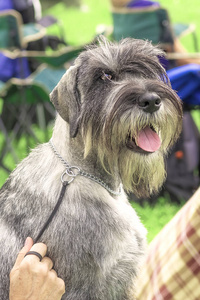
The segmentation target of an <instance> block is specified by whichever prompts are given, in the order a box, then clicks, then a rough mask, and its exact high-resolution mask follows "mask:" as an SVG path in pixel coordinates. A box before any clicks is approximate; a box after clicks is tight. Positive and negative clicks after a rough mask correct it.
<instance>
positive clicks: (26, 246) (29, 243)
mask: <svg viewBox="0 0 200 300" xmlns="http://www.w3.org/2000/svg"><path fill="white" fill-rule="evenodd" d="M32 246H33V240H32V238H30V237H27V239H26V241H25V244H24V247H23V248H22V249H21V250H20V252H19V254H18V256H17V259H16V262H15V265H14V267H13V268H17V267H18V266H19V265H20V264H21V262H22V260H23V258H24V256H25V255H26V253H27V252H28V251H29V250H30V249H31V247H32Z"/></svg>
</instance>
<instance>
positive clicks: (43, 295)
mask: <svg viewBox="0 0 200 300" xmlns="http://www.w3.org/2000/svg"><path fill="white" fill-rule="evenodd" d="M30 250H31V251H36V252H38V253H40V254H41V256H42V260H41V261H40V260H39V258H38V257H37V256H35V255H28V256H26V257H25V255H26V253H27V252H28V251H30ZM46 252H47V246H46V245H45V244H43V243H37V244H34V245H33V240H32V239H31V238H27V239H26V242H25V245H24V247H23V248H22V249H21V251H20V252H19V254H18V256H17V259H16V262H15V265H14V267H13V268H12V270H11V272H10V300H47V299H48V300H60V299H61V297H62V295H63V294H64V293H65V284H64V281H63V280H62V279H61V278H58V276H57V274H56V272H55V271H54V270H52V268H53V262H52V261H51V259H50V258H49V257H46V256H45V255H46Z"/></svg>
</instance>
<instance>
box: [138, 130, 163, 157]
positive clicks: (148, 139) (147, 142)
mask: <svg viewBox="0 0 200 300" xmlns="http://www.w3.org/2000/svg"><path fill="white" fill-rule="evenodd" d="M137 145H138V146H139V147H140V148H142V149H143V150H145V151H148V152H155V151H156V150H158V149H159V148H160V146H161V141H160V138H159V136H158V134H157V133H156V132H155V131H153V130H152V129H151V128H150V127H149V126H147V127H145V128H144V129H142V130H141V131H140V132H139V134H138V138H137Z"/></svg>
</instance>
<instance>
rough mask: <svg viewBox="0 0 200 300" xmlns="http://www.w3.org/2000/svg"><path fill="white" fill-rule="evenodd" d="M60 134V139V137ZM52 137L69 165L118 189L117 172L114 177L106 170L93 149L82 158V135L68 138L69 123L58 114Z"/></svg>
mask: <svg viewBox="0 0 200 300" xmlns="http://www.w3.org/2000/svg"><path fill="white" fill-rule="evenodd" d="M61 136H62V139H60V137H61ZM52 138H53V143H54V145H55V148H56V150H57V151H58V153H59V154H60V156H62V157H63V158H64V160H65V161H66V162H67V163H68V164H69V165H70V166H76V167H78V168H80V169H81V170H82V171H84V172H87V173H89V174H91V175H93V176H96V177H98V178H99V179H101V180H103V181H104V182H105V183H106V184H107V185H109V187H110V188H111V189H113V190H118V188H119V185H120V183H121V182H120V178H119V176H118V174H116V176H115V178H114V177H113V176H111V175H110V174H109V173H108V172H106V171H105V169H104V168H103V167H102V165H101V163H100V161H99V160H98V157H97V154H96V152H95V151H92V150H91V151H90V153H89V154H88V156H87V157H86V158H84V142H83V139H82V137H81V136H80V134H78V135H77V136H76V137H75V138H70V134H69V124H68V123H66V122H65V121H64V120H63V119H62V118H61V117H60V116H59V115H58V116H57V118H56V122H55V126H54V131H53V136H52ZM61 163H62V162H61Z"/></svg>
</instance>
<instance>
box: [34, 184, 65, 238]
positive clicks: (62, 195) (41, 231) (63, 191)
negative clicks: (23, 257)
mask: <svg viewBox="0 0 200 300" xmlns="http://www.w3.org/2000/svg"><path fill="white" fill-rule="evenodd" d="M62 184H63V186H62V189H61V192H60V196H59V198H58V201H57V203H56V205H55V207H54V209H53V211H52V213H51V214H50V216H49V218H48V219H47V221H46V223H45V224H44V226H43V228H42V229H41V230H40V232H39V234H38V236H37V237H36V239H35V243H37V242H38V240H39V239H40V238H41V236H42V234H43V233H44V231H45V230H46V229H47V227H48V226H49V224H50V223H51V221H52V220H53V218H54V216H55V214H56V212H57V211H58V209H59V207H60V205H61V203H62V200H63V197H64V195H65V191H66V187H67V186H68V184H69V182H68V181H63V183H62Z"/></svg>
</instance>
